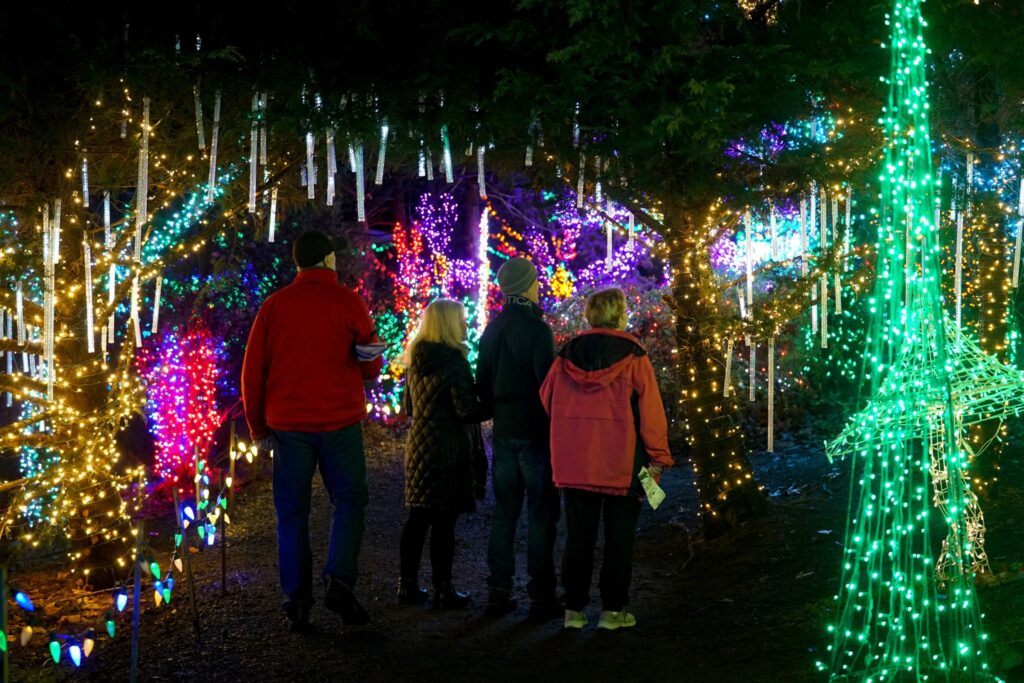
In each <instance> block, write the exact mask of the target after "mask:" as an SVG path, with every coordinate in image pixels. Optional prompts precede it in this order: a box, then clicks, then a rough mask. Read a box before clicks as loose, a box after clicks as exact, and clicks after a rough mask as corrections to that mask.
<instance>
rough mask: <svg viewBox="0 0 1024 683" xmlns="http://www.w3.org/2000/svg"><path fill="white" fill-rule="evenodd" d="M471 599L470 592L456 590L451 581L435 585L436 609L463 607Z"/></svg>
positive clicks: (466, 605) (467, 604)
mask: <svg viewBox="0 0 1024 683" xmlns="http://www.w3.org/2000/svg"><path fill="white" fill-rule="evenodd" d="M471 600H472V598H470V597H469V593H463V592H462V591H457V590H455V588H453V587H452V585H451V584H450V583H448V584H442V585H440V586H434V609H462V608H464V607H468V606H469V603H470V601H471Z"/></svg>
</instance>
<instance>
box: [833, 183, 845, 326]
mask: <svg viewBox="0 0 1024 683" xmlns="http://www.w3.org/2000/svg"><path fill="white" fill-rule="evenodd" d="M838 221H839V195H837V194H836V193H834V192H833V193H832V244H838V242H837V241H836V240H837V239H839V238H838V235H837V231H838V227H837V222H838ZM847 240H849V235H847ZM840 251H841V250H840ZM833 276H834V279H835V285H836V287H835V289H836V313H842V312H843V281H842V278H841V276H840V269H839V267H838V266H836V268H835V269H834V270H833Z"/></svg>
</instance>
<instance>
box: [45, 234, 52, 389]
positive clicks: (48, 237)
mask: <svg viewBox="0 0 1024 683" xmlns="http://www.w3.org/2000/svg"><path fill="white" fill-rule="evenodd" d="M47 228H49V230H47V229H45V228H44V231H43V356H44V358H45V360H46V363H45V367H46V398H47V399H49V400H53V372H54V367H53V328H54V324H53V318H54V295H55V293H54V272H53V271H54V264H55V261H54V259H55V255H54V251H55V249H54V235H53V228H52V226H50V225H48V226H47Z"/></svg>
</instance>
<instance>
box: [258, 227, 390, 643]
mask: <svg viewBox="0 0 1024 683" xmlns="http://www.w3.org/2000/svg"><path fill="white" fill-rule="evenodd" d="M343 248H345V244H344V240H343V239H339V240H334V241H332V240H331V239H330V238H328V237H327V235H325V234H323V233H321V232H317V231H315V230H311V231H309V232H306V233H303V234H302V235H300V236H299V237H298V238H297V239H296V240H295V242H294V243H293V244H292V258H293V260H294V261H295V265H296V266H297V267H298V269H299V274H298V275H297V276H296V278H295V281H294V282H292V283H291V284H290V285H288V286H287V287H284V288H282V289H280V290H278V291H277V292H274V293H273V294H271V295H270V296H269V297H267V299H266V301H264V302H263V305H262V306H261V307H260V310H259V313H258V314H257V315H256V321H255V322H254V323H253V326H252V330H251V331H250V333H249V341H248V344H246V348H245V360H244V361H243V363H242V400H243V403H244V404H245V418H246V421H247V422H248V423H249V431H250V434H251V436H252V438H253V440H254V441H256V442H257V443H259V444H260V445H261V447H263V448H274V449H275V451H276V457H275V458H274V510H275V512H276V513H277V545H278V565H279V570H280V574H281V588H282V590H283V592H284V594H285V600H286V601H285V604H284V611H285V613H286V614H287V615H288V619H289V620H290V621H291V627H292V630H293V631H297V632H305V631H307V630H308V628H309V610H310V607H311V606H312V605H313V556H312V551H311V549H310V544H309V509H310V496H311V493H312V484H313V473H314V472H315V471H316V470H317V468H319V469H320V475H321V477H322V478H323V480H324V486H325V487H326V488H327V492H328V493H329V494H330V498H331V504H332V505H333V506H334V512H333V516H332V521H331V535H330V543H329V545H328V549H327V561H326V563H325V564H324V568H323V581H324V586H325V593H324V604H325V605H326V606H327V607H328V609H331V610H333V611H335V612H338V613H340V614H341V618H342V620H343V621H344V622H345V623H346V624H365V623H366V622H367V621H369V619H370V617H369V615H368V614H367V613H366V610H364V609H363V608H362V606H361V605H360V604H359V603H358V601H357V600H356V599H355V596H354V595H353V593H352V590H353V588H354V586H355V582H356V576H357V560H358V557H359V549H360V546H361V544H362V539H363V529H364V526H365V509H366V505H367V502H368V500H369V488H368V486H367V482H366V458H365V455H364V452H363V432H362V426H361V424H360V423H361V422H362V420H363V418H365V417H366V396H365V393H364V391H363V381H364V380H369V379H373V378H375V377H377V375H378V374H379V373H380V370H381V365H382V360H381V358H380V355H379V353H377V352H376V348H375V347H373V346H372V345H373V343H374V342H376V341H377V335H376V333H375V332H374V325H373V320H371V318H370V314H369V311H368V310H367V308H366V303H365V302H363V300H362V299H361V298H360V297H359V295H358V294H356V293H355V292H353V291H352V290H351V289H349V288H348V287H345V286H343V285H341V284H340V283H339V282H338V273H337V272H336V271H335V259H336V256H335V251H337V250H340V249H343Z"/></svg>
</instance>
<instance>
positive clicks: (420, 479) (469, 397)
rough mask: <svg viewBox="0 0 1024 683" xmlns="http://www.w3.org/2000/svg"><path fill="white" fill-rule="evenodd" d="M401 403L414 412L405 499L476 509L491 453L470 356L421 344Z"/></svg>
mask: <svg viewBox="0 0 1024 683" xmlns="http://www.w3.org/2000/svg"><path fill="white" fill-rule="evenodd" d="M403 408H404V410H405V412H406V414H407V415H412V428H411V429H410V430H409V439H408V441H407V442H406V445H405V504H406V505H408V506H409V507H428V508H436V509H441V510H451V511H454V512H470V511H472V510H474V509H475V507H476V505H475V500H476V499H477V498H482V497H483V496H482V493H483V487H484V484H485V482H486V478H487V458H486V456H485V455H484V451H483V440H482V439H481V438H480V425H479V422H480V413H481V406H480V401H479V399H478V398H477V394H476V388H475V386H474V383H473V374H472V372H471V370H470V367H469V362H468V361H467V360H466V359H465V358H464V357H463V355H462V354H461V353H460V352H459V351H458V350H457V349H453V348H451V347H450V346H445V345H444V344H438V343H434V342H420V343H419V344H417V345H416V349H415V351H414V352H413V358H412V364H411V367H410V368H409V372H408V378H407V382H406V390H405V398H404V405H403Z"/></svg>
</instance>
